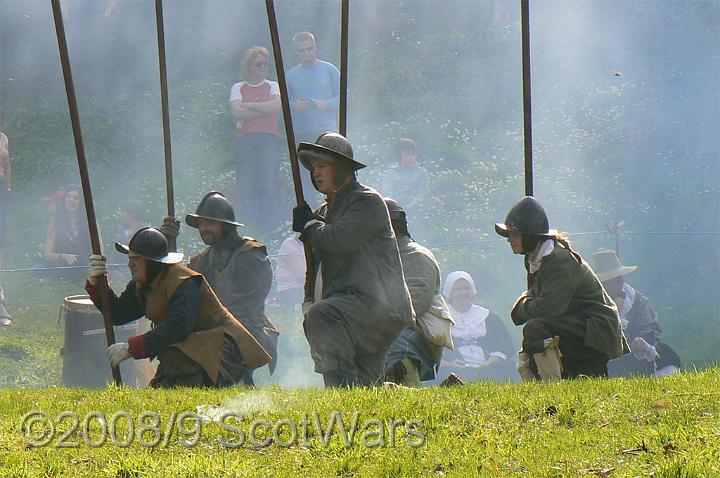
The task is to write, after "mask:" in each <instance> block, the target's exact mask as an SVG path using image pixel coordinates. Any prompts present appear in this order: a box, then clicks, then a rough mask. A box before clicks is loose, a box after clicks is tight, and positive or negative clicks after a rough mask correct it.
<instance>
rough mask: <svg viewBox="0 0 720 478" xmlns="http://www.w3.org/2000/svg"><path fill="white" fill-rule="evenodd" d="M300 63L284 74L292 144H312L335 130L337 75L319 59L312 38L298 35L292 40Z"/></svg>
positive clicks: (336, 121) (309, 35) (338, 91)
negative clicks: (326, 133)
mask: <svg viewBox="0 0 720 478" xmlns="http://www.w3.org/2000/svg"><path fill="white" fill-rule="evenodd" d="M293 44H294V45H295V52H296V53H297V55H298V57H299V58H300V63H299V64H298V65H297V66H295V67H294V68H293V69H292V70H290V71H289V72H288V73H287V76H286V78H287V87H288V95H289V97H290V107H291V109H292V115H293V126H294V129H295V141H296V142H297V144H300V142H301V141H304V142H309V143H314V142H315V140H317V138H318V136H320V135H321V134H323V133H325V132H326V131H337V124H338V106H339V104H340V72H339V71H338V69H337V68H335V66H334V65H332V64H331V63H328V62H326V61H322V60H318V58H317V45H316V44H315V37H314V36H313V34H312V33H309V32H300V33H298V34H296V35H295V36H294V37H293Z"/></svg>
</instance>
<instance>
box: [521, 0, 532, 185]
mask: <svg viewBox="0 0 720 478" xmlns="http://www.w3.org/2000/svg"><path fill="white" fill-rule="evenodd" d="M520 10H521V12H520V16H521V21H522V74H523V126H524V128H523V131H524V135H523V136H524V150H525V195H526V196H532V195H533V157H532V104H531V102H530V98H531V92H532V90H531V88H530V8H529V5H528V0H520Z"/></svg>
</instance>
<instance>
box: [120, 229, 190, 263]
mask: <svg viewBox="0 0 720 478" xmlns="http://www.w3.org/2000/svg"><path fill="white" fill-rule="evenodd" d="M115 250H116V251H118V252H119V253H121V254H128V255H130V256H133V255H135V256H140V257H144V258H145V259H147V260H149V261H154V262H161V263H163V264H177V263H178V262H180V261H181V260H182V258H183V255H182V253H180V252H170V247H169V246H168V242H167V239H166V238H165V235H164V234H163V233H162V232H160V231H159V230H158V229H156V228H154V227H143V228H141V229H138V231H137V232H136V233H135V234H133V237H132V238H131V239H130V243H129V244H128V245H125V244H120V243H119V242H116V243H115Z"/></svg>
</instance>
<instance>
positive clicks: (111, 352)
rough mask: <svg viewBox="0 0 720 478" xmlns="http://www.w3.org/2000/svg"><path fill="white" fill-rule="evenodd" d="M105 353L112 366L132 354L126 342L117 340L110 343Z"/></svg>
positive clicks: (115, 365)
mask: <svg viewBox="0 0 720 478" xmlns="http://www.w3.org/2000/svg"><path fill="white" fill-rule="evenodd" d="M106 353H107V356H108V358H109V359H110V364H111V365H112V366H113V367H117V366H118V365H119V364H120V362H122V361H123V360H127V359H129V358H130V357H132V354H131V353H130V349H129V348H128V344H127V343H126V342H118V343H116V344H112V345H111V346H110V347H108V348H107V352H106Z"/></svg>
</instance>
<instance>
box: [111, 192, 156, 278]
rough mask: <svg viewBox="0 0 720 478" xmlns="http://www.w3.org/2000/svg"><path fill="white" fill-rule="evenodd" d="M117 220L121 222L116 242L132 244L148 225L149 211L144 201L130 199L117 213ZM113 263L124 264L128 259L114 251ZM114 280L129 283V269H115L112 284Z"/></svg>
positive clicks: (112, 274)
mask: <svg viewBox="0 0 720 478" xmlns="http://www.w3.org/2000/svg"><path fill="white" fill-rule="evenodd" d="M117 218H118V219H119V221H120V224H119V226H118V231H117V234H116V236H115V237H116V242H119V243H120V244H127V243H128V242H130V238H131V237H132V236H133V235H134V234H135V233H136V232H137V231H138V229H140V228H143V227H145V226H147V225H148V217H147V210H146V209H145V205H144V204H143V202H142V201H139V200H137V199H129V200H127V201H125V202H123V204H122V205H121V206H120V209H119V210H118V213H117ZM110 257H111V260H112V262H113V263H117V264H122V263H124V262H125V261H126V260H127V259H126V258H125V256H124V255H123V254H120V253H119V252H117V251H115V250H113V252H112V253H111V255H110ZM113 279H117V280H124V281H127V280H129V279H130V276H129V273H128V272H127V268H126V267H124V264H123V267H121V268H115V269H113V270H112V272H111V282H112V280H113Z"/></svg>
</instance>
